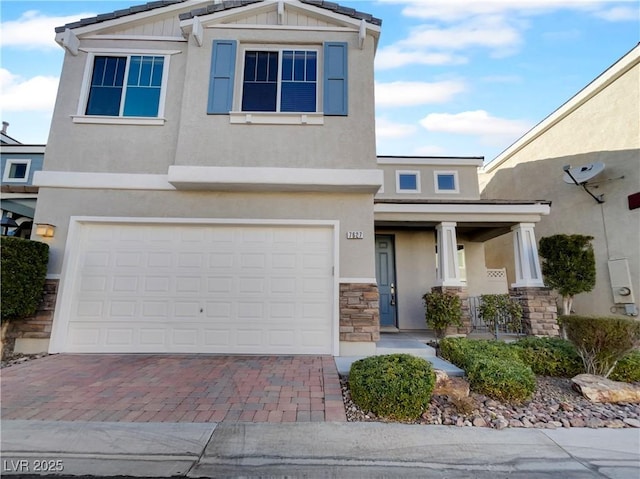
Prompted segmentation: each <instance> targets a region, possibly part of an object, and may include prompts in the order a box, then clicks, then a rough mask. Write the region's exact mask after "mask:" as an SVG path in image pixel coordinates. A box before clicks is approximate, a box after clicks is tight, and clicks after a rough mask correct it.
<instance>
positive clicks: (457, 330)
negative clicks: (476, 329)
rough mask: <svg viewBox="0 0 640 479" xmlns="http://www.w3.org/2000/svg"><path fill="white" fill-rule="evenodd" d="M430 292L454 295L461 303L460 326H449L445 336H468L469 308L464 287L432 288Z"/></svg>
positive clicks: (467, 296) (467, 294)
mask: <svg viewBox="0 0 640 479" xmlns="http://www.w3.org/2000/svg"><path fill="white" fill-rule="evenodd" d="M431 291H432V292H439V293H449V294H455V295H456V296H459V297H460V301H461V303H462V326H460V327H456V326H450V327H449V328H447V331H446V333H445V334H446V335H451V334H469V333H470V332H471V308H470V307H469V293H468V291H467V288H466V287H464V286H434V287H433V288H431Z"/></svg>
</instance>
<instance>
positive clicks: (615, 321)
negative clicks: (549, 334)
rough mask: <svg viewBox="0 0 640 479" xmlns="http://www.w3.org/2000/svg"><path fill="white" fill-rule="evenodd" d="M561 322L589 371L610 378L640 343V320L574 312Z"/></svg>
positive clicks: (562, 318)
mask: <svg viewBox="0 0 640 479" xmlns="http://www.w3.org/2000/svg"><path fill="white" fill-rule="evenodd" d="M560 321H561V323H562V325H563V327H564V329H565V331H566V333H567V337H568V338H569V340H570V341H571V342H572V343H573V344H574V346H575V347H576V350H577V351H578V354H579V355H580V358H581V359H582V362H583V363H584V369H585V371H586V372H587V373H589V374H596V375H599V376H604V377H608V376H609V375H610V374H611V372H612V371H613V369H614V368H615V366H616V363H617V362H618V361H619V360H620V359H621V358H622V357H623V356H625V355H626V354H627V353H629V352H631V351H632V350H633V349H634V348H635V347H636V346H637V345H638V344H639V343H640V321H637V320H635V319H628V318H617V317H612V318H607V317H589V316H577V315H575V316H574V315H572V316H562V317H561V318H560Z"/></svg>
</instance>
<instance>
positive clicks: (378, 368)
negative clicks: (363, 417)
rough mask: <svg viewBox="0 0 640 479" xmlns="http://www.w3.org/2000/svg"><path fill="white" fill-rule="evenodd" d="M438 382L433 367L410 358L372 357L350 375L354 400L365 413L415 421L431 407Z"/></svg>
mask: <svg viewBox="0 0 640 479" xmlns="http://www.w3.org/2000/svg"><path fill="white" fill-rule="evenodd" d="M435 382H436V378H435V373H434V372H433V368H432V367H431V363H429V361H427V360H426V359H422V358H418V357H415V356H411V355H409V354H387V355H383V356H371V357H368V358H365V359H361V360H359V361H356V362H354V363H353V364H352V365H351V371H350V372H349V388H350V390H351V399H353V402H354V403H355V404H357V405H358V407H360V408H361V409H363V410H364V411H371V412H372V413H374V414H375V415H377V416H380V417H385V418H389V419H394V420H401V421H406V420H415V419H417V418H418V417H419V416H420V415H421V414H422V413H423V412H424V411H426V410H427V408H428V407H429V402H430V401H431V393H432V392H433V388H434V386H435Z"/></svg>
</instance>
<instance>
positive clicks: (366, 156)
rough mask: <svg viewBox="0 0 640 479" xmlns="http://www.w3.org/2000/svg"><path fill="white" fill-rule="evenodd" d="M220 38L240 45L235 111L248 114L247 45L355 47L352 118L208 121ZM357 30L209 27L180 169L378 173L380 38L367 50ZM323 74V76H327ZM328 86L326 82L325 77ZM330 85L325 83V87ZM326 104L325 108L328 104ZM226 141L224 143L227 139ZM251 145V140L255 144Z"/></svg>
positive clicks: (191, 55) (194, 52)
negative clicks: (244, 99) (243, 108)
mask: <svg viewBox="0 0 640 479" xmlns="http://www.w3.org/2000/svg"><path fill="white" fill-rule="evenodd" d="M214 39H237V40H239V45H238V54H237V68H236V77H235V80H236V83H235V88H234V109H235V110H236V111H239V110H240V95H239V93H240V88H241V80H242V72H241V71H240V70H238V68H239V65H241V63H242V62H241V59H242V46H243V45H244V44H245V43H249V44H254V45H255V44H267V45H282V44H292V45H296V44H297V45H304V46H307V47H317V48H318V49H319V57H318V64H319V65H322V43H323V41H329V40H330V41H343V42H348V43H349V50H348V61H349V64H348V68H349V75H348V78H349V92H348V95H349V114H348V116H344V117H343V116H325V117H324V125H258V124H230V118H229V116H228V115H207V114H206V108H207V94H208V89H209V71H210V67H211V65H210V64H211V48H212V42H213V40H214ZM357 42H358V38H357V35H356V34H355V32H313V31H278V30H247V31H242V30H237V29H224V28H220V29H205V39H204V44H203V46H202V47H201V48H199V47H196V46H195V44H194V41H193V40H190V46H189V51H188V53H187V63H186V72H185V80H184V81H185V84H186V85H189V88H185V89H184V92H183V97H182V113H181V115H180V119H181V121H180V124H179V135H178V143H177V150H176V161H175V163H176V164H177V165H196V166H207V165H216V166H265V165H268V166H273V167H296V168H375V166H376V152H375V127H374V92H373V52H374V49H373V39H372V37H367V41H366V42H365V46H364V49H362V50H361V49H360V48H359V47H358V45H357ZM319 76H320V75H319ZM319 79H320V80H321V77H320V78H319ZM319 86H320V87H321V86H322V81H319ZM321 105H322V103H320V106H321ZM221 139H223V140H224V141H221ZM248 139H250V140H251V141H247V140H248Z"/></svg>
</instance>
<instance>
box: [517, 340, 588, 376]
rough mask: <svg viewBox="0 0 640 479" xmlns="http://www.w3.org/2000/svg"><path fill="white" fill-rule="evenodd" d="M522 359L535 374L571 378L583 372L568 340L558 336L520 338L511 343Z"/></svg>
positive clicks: (575, 352)
mask: <svg viewBox="0 0 640 479" xmlns="http://www.w3.org/2000/svg"><path fill="white" fill-rule="evenodd" d="M512 347H513V348H515V349H516V350H517V351H518V354H519V355H520V358H521V359H522V361H523V362H524V363H525V364H526V365H527V366H529V367H530V368H531V369H532V370H533V372H534V373H535V374H538V375H540V376H555V377H563V378H571V377H573V376H576V375H578V374H581V373H583V372H584V365H583V364H582V360H581V359H580V356H579V355H578V352H577V351H576V348H575V347H574V346H573V344H571V343H570V342H569V341H567V340H564V339H560V338H536V337H529V338H522V339H519V340H518V341H516V342H515V343H513V344H512Z"/></svg>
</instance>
